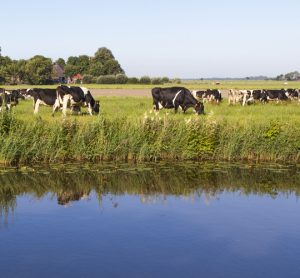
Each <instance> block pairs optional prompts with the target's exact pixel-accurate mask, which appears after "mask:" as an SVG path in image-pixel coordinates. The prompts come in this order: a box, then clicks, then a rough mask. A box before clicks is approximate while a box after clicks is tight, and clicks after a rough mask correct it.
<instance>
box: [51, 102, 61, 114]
mask: <svg viewBox="0 0 300 278" xmlns="http://www.w3.org/2000/svg"><path fill="white" fill-rule="evenodd" d="M58 108H60V102H59V99H58V98H57V99H56V100H55V103H54V105H53V109H52V116H53V115H54V112H55V111H56V110H57V109H58Z"/></svg>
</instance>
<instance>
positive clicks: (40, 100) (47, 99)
mask: <svg viewBox="0 0 300 278" xmlns="http://www.w3.org/2000/svg"><path fill="white" fill-rule="evenodd" d="M23 95H24V96H26V97H31V98H32V99H33V110H34V114H37V113H38V112H39V106H40V105H46V106H52V107H54V105H55V103H56V102H57V94H56V89H39V88H33V89H27V90H26V91H25V92H23Z"/></svg>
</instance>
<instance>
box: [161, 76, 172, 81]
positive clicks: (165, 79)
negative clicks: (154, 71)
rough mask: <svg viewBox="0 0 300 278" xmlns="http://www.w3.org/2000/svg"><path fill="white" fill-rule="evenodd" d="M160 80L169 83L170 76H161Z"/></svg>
mask: <svg viewBox="0 0 300 278" xmlns="http://www.w3.org/2000/svg"><path fill="white" fill-rule="evenodd" d="M161 81H162V83H169V82H170V78H169V77H166V76H165V77H163V78H162V79H161Z"/></svg>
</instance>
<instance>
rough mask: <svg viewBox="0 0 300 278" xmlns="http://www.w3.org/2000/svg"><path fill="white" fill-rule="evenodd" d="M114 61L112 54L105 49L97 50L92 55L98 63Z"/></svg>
mask: <svg viewBox="0 0 300 278" xmlns="http://www.w3.org/2000/svg"><path fill="white" fill-rule="evenodd" d="M114 59H115V57H114V55H113V54H112V52H111V50H109V49H108V48H106V47H100V48H98V50H97V51H96V53H95V55H94V60H96V61H99V62H104V61H108V60H114Z"/></svg>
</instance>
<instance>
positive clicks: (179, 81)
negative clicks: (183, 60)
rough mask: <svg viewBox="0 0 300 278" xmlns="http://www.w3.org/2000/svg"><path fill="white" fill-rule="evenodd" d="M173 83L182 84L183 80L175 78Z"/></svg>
mask: <svg viewBox="0 0 300 278" xmlns="http://www.w3.org/2000/svg"><path fill="white" fill-rule="evenodd" d="M173 82H174V83H176V84H181V79H180V78H175V79H173Z"/></svg>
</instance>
